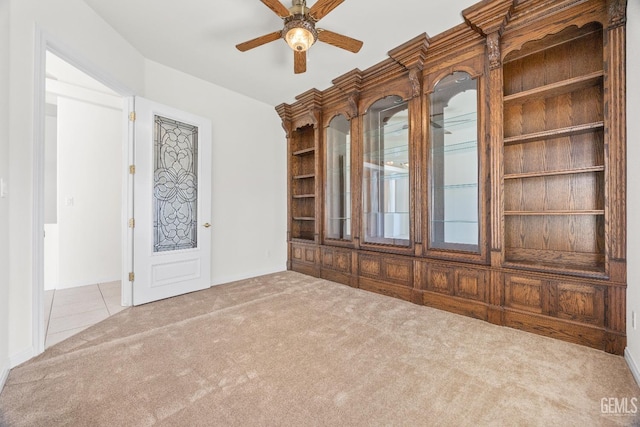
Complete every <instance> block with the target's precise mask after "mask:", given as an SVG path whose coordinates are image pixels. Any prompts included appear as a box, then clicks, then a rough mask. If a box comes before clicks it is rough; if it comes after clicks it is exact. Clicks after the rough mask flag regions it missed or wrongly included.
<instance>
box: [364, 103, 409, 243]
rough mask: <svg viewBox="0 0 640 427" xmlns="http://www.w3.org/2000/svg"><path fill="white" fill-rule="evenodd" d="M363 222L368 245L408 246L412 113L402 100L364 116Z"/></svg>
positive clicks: (375, 107) (373, 108)
mask: <svg viewBox="0 0 640 427" xmlns="http://www.w3.org/2000/svg"><path fill="white" fill-rule="evenodd" d="M363 142H364V147H363V151H364V152H363V160H364V165H363V166H364V167H363V182H362V192H363V193H362V206H363V209H362V220H363V231H364V240H365V242H369V243H383V244H393V245H402V246H408V245H409V201H410V195H409V109H408V105H407V103H406V102H405V101H403V100H402V98H400V97H399V96H388V97H386V98H383V99H380V100H378V101H376V102H375V103H374V104H373V105H372V106H371V107H370V108H369V110H368V111H367V113H366V114H365V116H364V138H363Z"/></svg>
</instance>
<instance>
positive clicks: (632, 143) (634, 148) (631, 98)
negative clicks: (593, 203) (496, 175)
mask: <svg viewBox="0 0 640 427" xmlns="http://www.w3.org/2000/svg"><path fill="white" fill-rule="evenodd" d="M638 46H640V1H637V0H629V2H628V3H627V349H626V354H625V356H626V358H627V361H628V362H629V365H630V367H631V369H632V371H634V375H635V377H636V381H638V382H639V383H640V371H639V370H638V368H640V223H639V222H638V219H640V168H638V166H637V162H638V160H640V122H639V121H638V111H640V82H639V81H638V76H639V75H640V56H639V55H638ZM632 312H635V313H636V329H634V328H633V327H632V324H631V323H632V322H631V313H632Z"/></svg>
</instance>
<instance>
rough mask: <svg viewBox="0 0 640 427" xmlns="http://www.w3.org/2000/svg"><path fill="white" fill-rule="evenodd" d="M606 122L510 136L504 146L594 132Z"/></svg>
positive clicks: (505, 139) (505, 140)
mask: <svg viewBox="0 0 640 427" xmlns="http://www.w3.org/2000/svg"><path fill="white" fill-rule="evenodd" d="M603 128H604V122H603V121H599V122H593V123H585V124H583V125H575V126H567V127H564V128H558V129H552V130H545V131H542V132H534V133H527V134H524V135H516V136H510V137H508V138H504V145H511V144H520V143H524V142H531V141H539V140H541V139H554V138H561V137H563V136H570V135H577V134H580V133H586V132H591V131H593V130H598V129H603Z"/></svg>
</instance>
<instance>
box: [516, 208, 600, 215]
mask: <svg viewBox="0 0 640 427" xmlns="http://www.w3.org/2000/svg"><path fill="white" fill-rule="evenodd" d="M504 214H505V216H558V215H604V210H603V209H594V210H580V211H578V210H548V211H504Z"/></svg>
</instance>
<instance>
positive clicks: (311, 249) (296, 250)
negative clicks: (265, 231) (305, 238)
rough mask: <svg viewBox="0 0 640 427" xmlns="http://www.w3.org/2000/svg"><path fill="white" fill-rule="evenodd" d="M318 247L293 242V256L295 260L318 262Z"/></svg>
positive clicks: (307, 262)
mask: <svg viewBox="0 0 640 427" xmlns="http://www.w3.org/2000/svg"><path fill="white" fill-rule="evenodd" d="M317 254H318V247H317V246H309V245H304V244H296V243H291V258H292V261H294V262H304V263H306V264H316V263H317V261H318V256H317Z"/></svg>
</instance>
